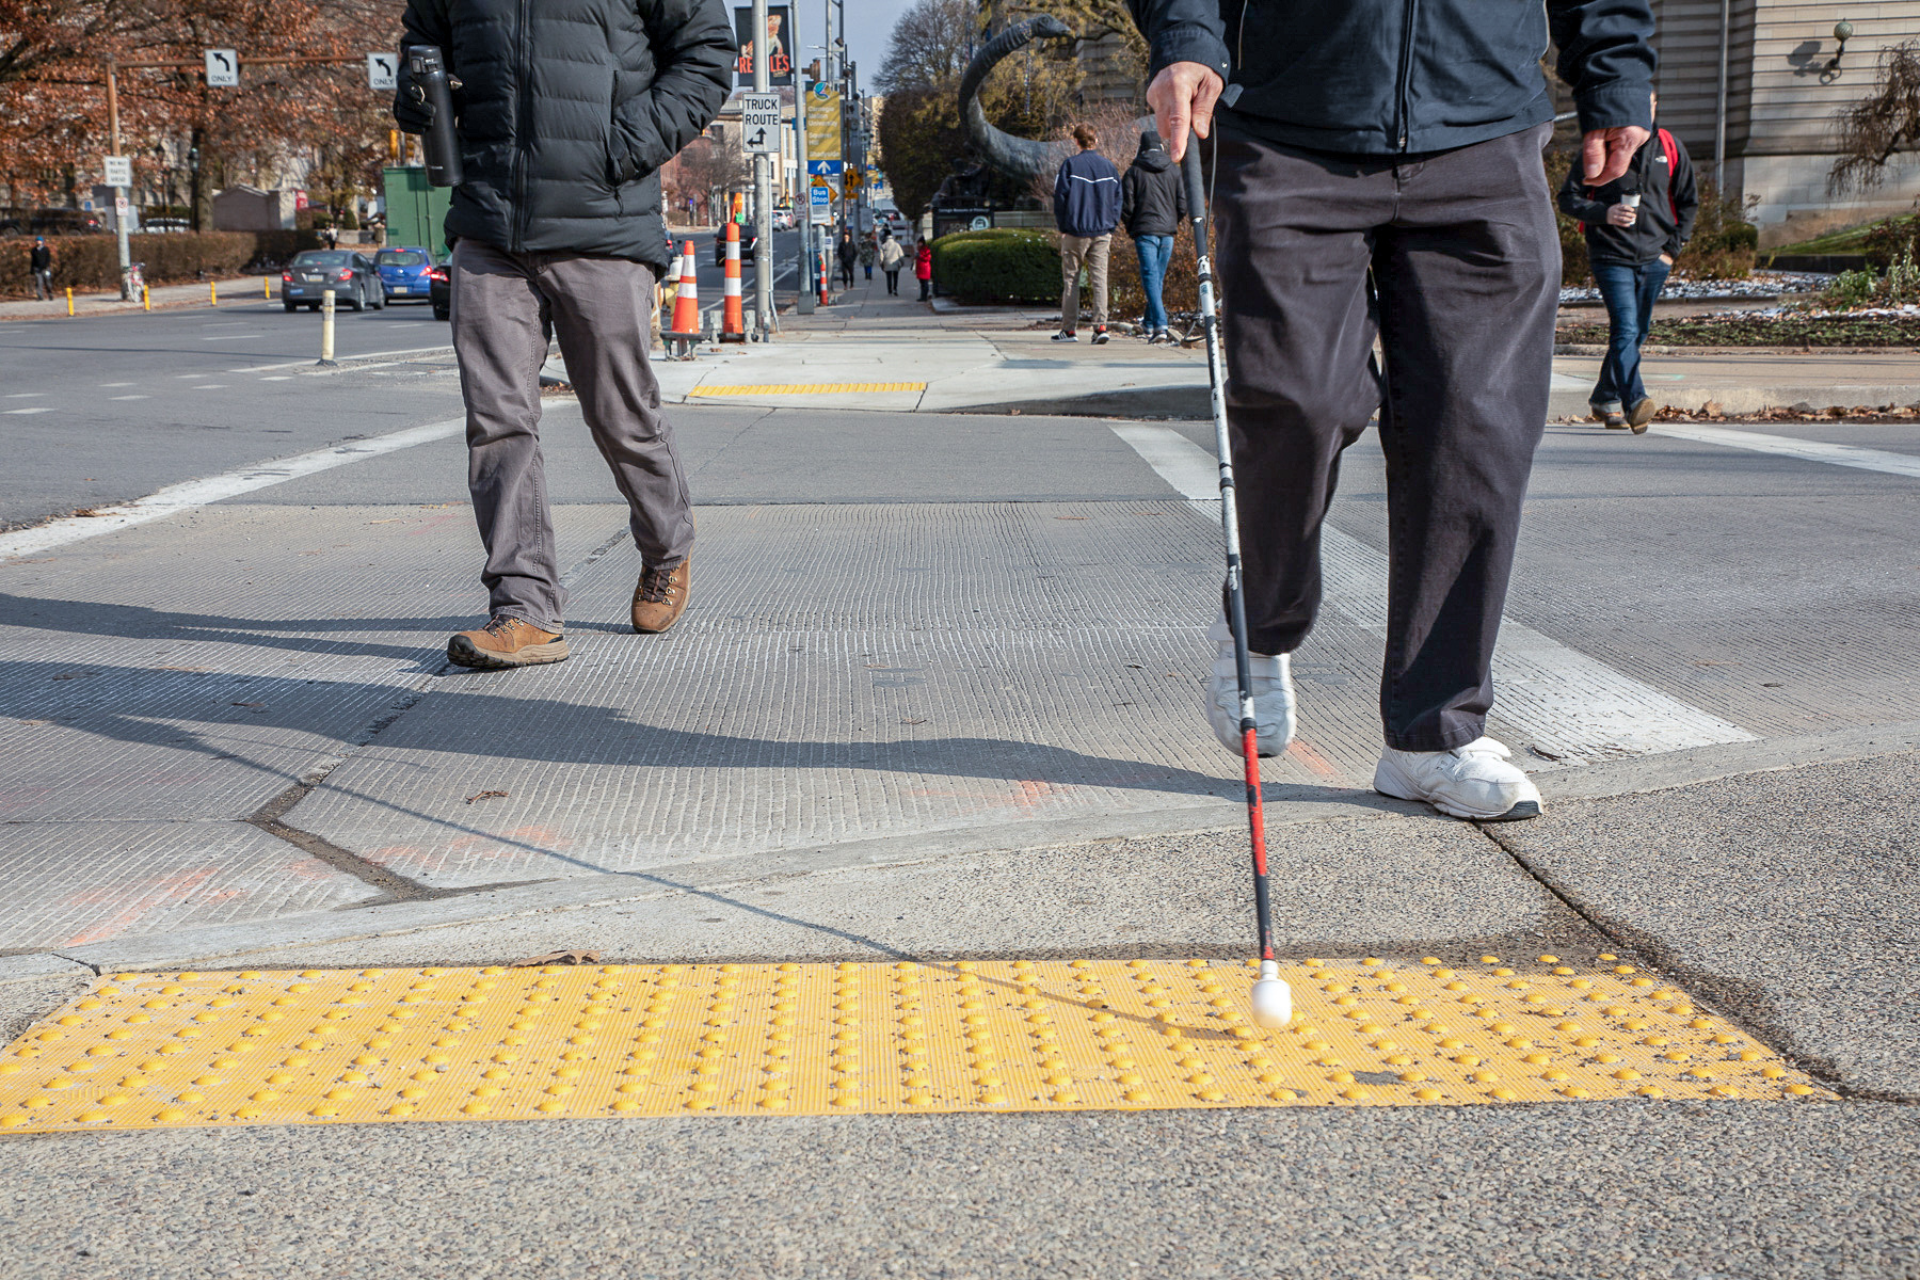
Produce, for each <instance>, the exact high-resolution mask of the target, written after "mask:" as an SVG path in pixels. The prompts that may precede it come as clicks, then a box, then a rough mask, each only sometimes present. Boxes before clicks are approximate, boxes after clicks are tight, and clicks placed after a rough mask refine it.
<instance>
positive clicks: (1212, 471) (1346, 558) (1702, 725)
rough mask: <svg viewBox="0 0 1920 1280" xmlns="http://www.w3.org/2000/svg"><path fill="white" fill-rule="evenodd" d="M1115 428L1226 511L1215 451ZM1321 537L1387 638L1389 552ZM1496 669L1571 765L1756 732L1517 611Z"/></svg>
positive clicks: (1515, 705) (1353, 612)
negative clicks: (1521, 619)
mask: <svg viewBox="0 0 1920 1280" xmlns="http://www.w3.org/2000/svg"><path fill="white" fill-rule="evenodd" d="M1113 430H1114V433H1115V434H1116V435H1118V436H1119V437H1120V438H1121V439H1122V440H1125V441H1126V442H1127V444H1128V445H1130V446H1132V448H1133V449H1134V451H1135V452H1136V453H1138V454H1139V455H1140V457H1141V459H1142V460H1143V461H1145V462H1146V464H1147V465H1148V466H1150V467H1152V468H1153V469H1154V471H1156V472H1157V473H1158V474H1159V475H1160V477H1161V478H1162V479H1164V480H1165V481H1166V482H1167V483H1168V484H1170V485H1172V486H1173V487H1174V488H1175V489H1177V490H1179V491H1180V492H1181V493H1182V494H1184V495H1185V496H1186V497H1187V498H1189V499H1191V500H1192V501H1195V502H1201V503H1207V504H1208V505H1209V507H1210V508H1211V510H1212V512H1213V513H1214V516H1213V518H1214V519H1215V520H1218V519H1219V515H1218V512H1219V505H1218V504H1219V495H1220V470H1219V464H1218V463H1217V462H1216V461H1215V460H1214V457H1213V455H1212V454H1210V453H1208V452H1207V451H1206V450H1204V449H1202V448H1201V447H1200V446H1199V445H1196V444H1194V443H1193V442H1192V441H1191V440H1188V439H1187V438H1186V437H1185V436H1183V435H1181V434H1180V433H1179V432H1178V431H1175V430H1173V429H1172V428H1171V427H1154V426H1145V425H1141V424H1135V423H1128V424H1124V425H1116V426H1115V427H1114V428H1113ZM1321 541H1322V552H1321V559H1322V567H1323V571H1324V573H1325V578H1326V603H1327V606H1328V607H1329V608H1332V609H1335V610H1337V611H1338V612H1339V613H1340V614H1341V615H1342V616H1343V617H1344V618H1346V619H1347V620H1348V621H1350V622H1352V623H1354V624H1355V625H1356V626H1359V627H1361V628H1363V629H1365V630H1367V631H1369V632H1371V633H1373V634H1374V635H1377V636H1382V637H1384V636H1385V635H1386V623H1387V558H1386V556H1385V555H1383V554H1381V553H1380V552H1378V551H1375V550H1374V549H1373V548H1372V547H1370V546H1368V545H1366V544H1365V543H1363V542H1361V541H1360V540H1359V539H1357V538H1353V537H1350V536H1348V535H1347V534H1344V533H1342V532H1340V531H1339V530H1338V529H1335V528H1334V527H1333V526H1332V525H1326V526H1324V529H1323V533H1322V538H1321ZM1493 671H1494V687H1495V690H1496V694H1497V697H1498V703H1497V706H1496V708H1495V714H1496V715H1497V716H1498V717H1499V718H1500V719H1501V720H1503V721H1505V722H1506V723H1508V724H1511V725H1515V726H1516V727H1518V728H1521V729H1524V730H1525V731H1526V733H1527V735H1528V741H1529V742H1530V743H1531V744H1533V745H1535V746H1537V747H1538V748H1540V750H1541V751H1543V752H1548V753H1551V754H1552V755H1554V756H1556V757H1558V758H1560V759H1561V760H1563V761H1565V762H1568V763H1590V762H1592V761H1595V760H1603V759H1609V758H1616V757H1620V756H1629V755H1652V754H1656V753H1659V752H1662V751H1681V750H1685V749H1686V748H1689V747H1704V746H1709V745H1711V744H1713V743H1718V742H1752V741H1754V740H1755V735H1754V734H1752V733H1749V732H1748V731H1747V730H1745V729H1742V728H1741V727H1740V726H1739V725H1736V724H1733V723H1730V722H1729V721H1726V720H1722V719H1721V718H1720V717H1718V716H1715V715H1712V714H1710V713H1708V712H1705V711H1702V710H1700V709H1699V708H1697V707H1692V706H1689V705H1687V704H1686V703H1684V702H1681V701H1680V700H1678V699H1677V698H1672V697H1669V696H1668V695H1666V694H1664V693H1662V692H1660V691H1659V690H1658V689H1655V688H1653V687H1652V686H1650V685H1647V684H1644V683H1642V682H1641V681H1638V680H1635V679H1634V678H1632V677H1631V676H1628V675H1624V674H1622V673H1621V672H1618V671H1615V670H1614V669H1613V668H1612V667H1609V666H1607V665H1606V664H1605V663H1603V662H1601V661H1599V660H1598V659H1595V658H1591V657H1588V656H1587V655H1586V654H1583V653H1579V652H1576V651H1575V650H1573V649H1569V648H1568V647H1567V646H1565V645H1563V644H1561V643H1560V642H1559V641H1557V640H1554V639H1553V638H1551V637H1549V636H1545V635H1542V634H1541V633H1540V632H1538V631H1535V630H1533V629H1532V628H1531V627H1527V626H1524V625H1522V624H1520V623H1518V622H1515V621H1514V620H1513V619H1511V618H1507V619H1504V620H1502V622H1501V624H1500V647H1499V650H1498V652H1497V653H1496V655H1495V657H1494V664H1493Z"/></svg>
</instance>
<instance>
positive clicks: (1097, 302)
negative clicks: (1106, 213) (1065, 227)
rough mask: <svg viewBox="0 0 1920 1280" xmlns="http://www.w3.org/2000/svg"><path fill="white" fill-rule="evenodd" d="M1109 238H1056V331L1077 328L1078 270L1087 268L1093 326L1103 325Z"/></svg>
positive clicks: (1107, 236)
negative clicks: (1057, 321)
mask: <svg viewBox="0 0 1920 1280" xmlns="http://www.w3.org/2000/svg"><path fill="white" fill-rule="evenodd" d="M1111 248H1113V236H1112V235H1104V236H1061V237H1060V328H1061V329H1062V330H1063V331H1065V332H1068V333H1071V332H1072V331H1073V330H1075V329H1078V328H1079V327H1080V268H1081V266H1082V264H1084V265H1085V266H1086V268H1087V292H1089V293H1091V294H1092V295H1093V327H1094V328H1096V329H1100V328H1104V327H1105V326H1106V323H1107V252H1108V250H1110V249H1111Z"/></svg>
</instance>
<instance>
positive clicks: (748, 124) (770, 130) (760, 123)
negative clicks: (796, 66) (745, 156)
mask: <svg viewBox="0 0 1920 1280" xmlns="http://www.w3.org/2000/svg"><path fill="white" fill-rule="evenodd" d="M740 138H741V142H742V143H743V144H744V145H745V146H746V149H747V152H748V153H749V154H752V153H754V152H757V151H764V152H766V153H767V154H769V155H776V156H777V155H779V154H780V95H779V94H777V93H743V94H741V95H740Z"/></svg>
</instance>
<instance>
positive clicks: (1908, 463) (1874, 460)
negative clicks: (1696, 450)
mask: <svg viewBox="0 0 1920 1280" xmlns="http://www.w3.org/2000/svg"><path fill="white" fill-rule="evenodd" d="M1654 434H1656V435H1663V436H1677V437H1679V438H1680V439H1682V440H1698V441H1699V442H1700V443H1702V444H1717V445H1724V446H1726V447H1727V448H1729V449H1747V450H1750V451H1752V452H1754V453H1773V454H1779V455H1780V456H1782V457H1787V458H1799V459H1800V460H1801V461H1803V462H1825V463H1828V464H1830V465H1832V466H1836V467H1856V468H1858V469H1860V470H1862V471H1884V472H1886V473H1887V474H1888V475H1894V476H1910V477H1912V478H1913V479H1915V480H1920V457H1915V456H1914V455H1912V454H1910V453H1889V452H1887V451H1886V450H1884V449H1863V448H1861V447H1860V446H1858V445H1852V444H1827V443H1826V442H1824V441H1821V440H1795V439H1794V438H1793V437H1791V436H1776V435H1768V434H1767V433H1766V432H1764V431H1733V430H1729V429H1728V428H1726V427H1709V426H1706V425H1705V424H1703V423H1694V422H1662V423H1660V424H1659V425H1658V426H1656V427H1655V428H1654Z"/></svg>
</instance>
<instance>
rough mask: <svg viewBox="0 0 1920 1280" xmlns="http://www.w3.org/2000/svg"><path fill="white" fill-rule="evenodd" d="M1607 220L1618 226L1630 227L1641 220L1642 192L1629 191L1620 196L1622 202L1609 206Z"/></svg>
mask: <svg viewBox="0 0 1920 1280" xmlns="http://www.w3.org/2000/svg"><path fill="white" fill-rule="evenodd" d="M1607 221H1608V222H1610V223H1612V224H1613V225H1614V226H1616V227H1630V226H1632V225H1633V224H1634V223H1636V222H1638V221H1640V193H1639V192H1638V191H1629V192H1627V193H1626V194H1625V195H1623V196H1621V197H1620V203H1619V204H1616V205H1610V206H1609V207H1608V208H1607Z"/></svg>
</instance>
